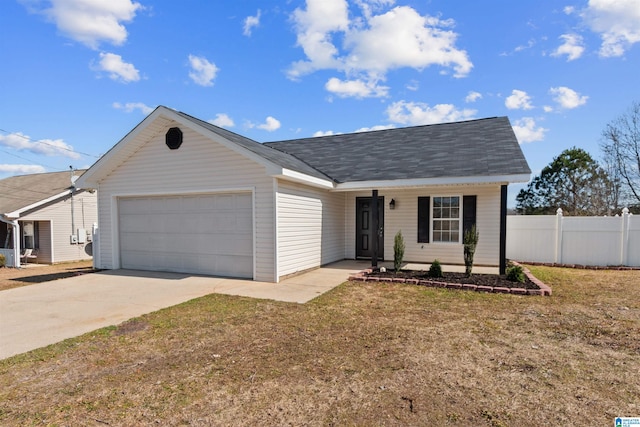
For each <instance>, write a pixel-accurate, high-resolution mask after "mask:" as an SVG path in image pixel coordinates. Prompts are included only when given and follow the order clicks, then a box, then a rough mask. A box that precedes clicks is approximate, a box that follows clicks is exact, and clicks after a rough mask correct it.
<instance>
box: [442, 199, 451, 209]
mask: <svg viewBox="0 0 640 427" xmlns="http://www.w3.org/2000/svg"><path fill="white" fill-rule="evenodd" d="M442 206H443V207H445V208H448V207H449V206H451V198H450V197H443V198H442Z"/></svg>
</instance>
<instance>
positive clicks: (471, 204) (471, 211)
mask: <svg viewBox="0 0 640 427" xmlns="http://www.w3.org/2000/svg"><path fill="white" fill-rule="evenodd" d="M477 199H478V197H477V196H464V197H463V198H462V232H463V233H466V232H467V231H469V230H471V227H473V226H474V225H475V223H476V202H477Z"/></svg>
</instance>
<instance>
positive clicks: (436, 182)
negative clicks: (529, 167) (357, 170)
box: [334, 174, 531, 191]
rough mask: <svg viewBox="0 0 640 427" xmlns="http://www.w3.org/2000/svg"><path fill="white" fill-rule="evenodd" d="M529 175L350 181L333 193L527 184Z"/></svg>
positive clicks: (338, 186)
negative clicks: (428, 187)
mask: <svg viewBox="0 0 640 427" xmlns="http://www.w3.org/2000/svg"><path fill="white" fill-rule="evenodd" d="M530 176H531V175H530V174H517V175H490V176H473V177H464V176H460V177H456V176H454V177H438V178H416V179H395V180H378V181H350V182H343V183H340V184H337V185H336V186H335V188H334V191H356V190H370V189H372V188H376V189H381V188H388V189H391V188H408V187H426V186H443V185H479V184H510V183H515V182H528V181H529V179H530Z"/></svg>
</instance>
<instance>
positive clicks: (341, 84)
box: [324, 77, 389, 98]
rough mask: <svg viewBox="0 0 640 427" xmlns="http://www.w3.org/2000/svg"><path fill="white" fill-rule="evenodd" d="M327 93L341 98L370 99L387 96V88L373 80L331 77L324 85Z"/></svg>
mask: <svg viewBox="0 0 640 427" xmlns="http://www.w3.org/2000/svg"><path fill="white" fill-rule="evenodd" d="M324 87H325V89H327V91H329V92H331V93H333V94H336V95H338V96H339V97H341V98H347V97H354V98H371V97H377V98H379V97H386V96H388V94H389V87H388V86H380V85H378V82H377V81H375V80H368V81H362V80H344V81H343V80H340V79H338V78H336V77H332V78H330V79H329V81H327V83H326V84H325V86H324Z"/></svg>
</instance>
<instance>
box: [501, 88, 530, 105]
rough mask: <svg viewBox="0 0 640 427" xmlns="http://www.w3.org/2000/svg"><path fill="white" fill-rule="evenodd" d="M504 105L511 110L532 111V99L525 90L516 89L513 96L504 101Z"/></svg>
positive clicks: (512, 92)
mask: <svg viewBox="0 0 640 427" xmlns="http://www.w3.org/2000/svg"><path fill="white" fill-rule="evenodd" d="M504 105H505V106H506V107H507V108H508V109H510V110H530V109H532V108H533V105H531V97H530V96H529V95H528V94H527V92H525V91H523V90H518V89H514V90H513V91H511V95H510V96H508V97H507V99H505V100H504Z"/></svg>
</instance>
